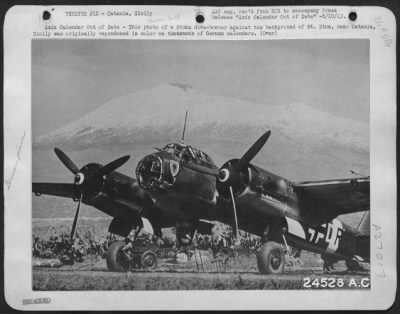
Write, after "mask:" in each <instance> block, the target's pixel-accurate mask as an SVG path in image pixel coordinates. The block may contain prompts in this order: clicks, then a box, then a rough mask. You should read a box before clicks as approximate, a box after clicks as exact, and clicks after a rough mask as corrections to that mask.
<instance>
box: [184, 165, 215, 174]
mask: <svg viewBox="0 0 400 314" xmlns="http://www.w3.org/2000/svg"><path fill="white" fill-rule="evenodd" d="M183 166H184V167H185V168H187V169H190V170H193V171H196V172H199V173H202V174H206V175H209V176H213V177H218V174H219V170H218V169H209V168H206V167H202V166H198V165H195V164H188V163H186V164H184V165H183Z"/></svg>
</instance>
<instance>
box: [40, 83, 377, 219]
mask: <svg viewBox="0 0 400 314" xmlns="http://www.w3.org/2000/svg"><path fill="white" fill-rule="evenodd" d="M266 103H268V100H266ZM186 110H189V115H188V120H187V128H186V134H185V142H186V143H188V144H191V145H193V146H196V147H198V148H200V149H202V150H204V151H205V152H206V153H208V154H209V155H210V156H211V157H212V158H213V159H214V161H215V163H216V164H217V165H218V166H221V165H222V163H224V162H225V161H226V160H228V159H230V158H234V157H239V156H241V155H242V154H243V153H244V152H245V150H246V149H247V148H248V147H249V146H250V145H251V144H252V143H254V141H255V140H256V139H257V138H258V137H259V136H260V135H261V134H262V133H264V132H265V131H266V130H269V129H270V130H272V135H271V137H270V139H269V140H268V143H267V144H266V145H265V147H264V148H263V149H262V150H261V151H260V152H259V154H258V155H257V156H256V157H255V159H254V161H253V162H254V164H256V165H259V166H261V167H264V168H265V169H268V170H270V171H272V172H274V173H277V174H279V175H282V176H284V177H286V178H288V179H291V180H294V181H306V180H320V179H332V178H340V177H348V176H350V174H349V170H350V169H353V170H355V171H358V172H361V173H363V174H365V175H368V174H369V126H368V125H367V124H365V123H362V122H358V121H353V120H351V119H345V118H342V117H338V116H334V115H332V114H328V113H326V112H323V111H319V110H316V109H315V108H313V107H310V106H308V105H306V104H288V105H284V106H273V105H266V104H258V103H253V102H249V101H246V100H241V99H235V98H227V97H219V96H210V95H204V94H201V93H199V92H196V91H194V90H193V88H191V86H189V85H186V84H180V83H172V84H165V85H162V86H158V87H155V88H153V89H150V90H143V91H140V92H137V93H133V94H129V95H125V96H122V97H119V98H116V99H113V100H111V101H110V102H108V103H106V104H104V105H102V106H100V107H98V108H97V109H96V110H94V111H92V112H90V113H88V114H87V115H85V116H82V117H81V118H80V119H78V120H75V121H73V122H72V123H70V124H68V125H66V126H64V127H62V128H59V129H57V130H54V131H52V132H50V133H47V134H44V135H42V136H39V137H37V138H35V139H34V147H33V148H34V149H33V151H32V177H33V181H34V182H73V175H72V174H71V173H70V172H69V171H68V170H67V169H66V168H65V167H64V166H63V165H62V164H61V162H60V161H59V160H58V158H57V157H56V156H55V154H54V152H53V148H54V147H60V148H62V149H63V150H65V151H66V152H67V153H68V155H69V156H70V157H71V158H72V160H74V162H76V163H77V165H79V166H80V167H81V166H83V165H85V164H86V163H88V162H99V163H102V164H105V163H107V162H110V161H111V160H114V159H116V158H118V157H120V156H123V155H125V154H130V155H131V159H130V160H129V161H128V162H127V163H126V164H125V165H123V166H122V167H121V168H120V169H119V171H121V172H122V173H125V174H127V175H130V176H133V177H134V176H135V168H136V165H137V163H138V161H139V160H140V159H141V158H143V157H144V156H145V155H147V154H149V153H151V152H154V150H153V147H154V146H158V147H160V146H162V145H165V144H166V143H169V142H175V141H179V140H180V137H181V133H182V128H183V121H184V117H185V111H186ZM32 201H33V212H32V214H33V217H38V218H44V217H73V214H74V210H75V208H76V204H75V203H74V202H73V201H72V200H69V199H63V198H58V197H51V196H41V197H33V199H32ZM82 216H90V217H99V216H100V217H103V216H104V215H103V214H101V213H100V212H99V211H97V210H95V209H94V208H91V207H88V206H84V205H83V206H82Z"/></svg>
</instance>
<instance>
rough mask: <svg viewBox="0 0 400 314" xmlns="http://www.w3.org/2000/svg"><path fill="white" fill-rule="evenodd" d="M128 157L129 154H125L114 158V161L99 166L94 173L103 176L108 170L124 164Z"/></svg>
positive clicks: (111, 170)
mask: <svg viewBox="0 0 400 314" xmlns="http://www.w3.org/2000/svg"><path fill="white" fill-rule="evenodd" d="M129 158H130V156H129V155H126V156H123V157H121V158H118V159H115V160H114V161H112V162H110V163H108V164H107V165H105V166H103V167H102V168H100V169H99V171H98V172H97V173H96V176H104V175H106V174H108V173H110V172H113V171H114V170H115V169H117V168H119V167H121V166H122V165H123V164H125V163H126V162H127V161H128V160H129Z"/></svg>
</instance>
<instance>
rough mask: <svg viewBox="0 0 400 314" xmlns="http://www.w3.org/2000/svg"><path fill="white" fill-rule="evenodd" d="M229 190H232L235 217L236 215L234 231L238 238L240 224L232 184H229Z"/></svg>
mask: <svg viewBox="0 0 400 314" xmlns="http://www.w3.org/2000/svg"><path fill="white" fill-rule="evenodd" d="M229 191H230V192H231V200H232V207H233V214H234V217H235V225H234V226H233V233H234V234H235V238H236V239H238V238H239V226H238V219H237V213H236V203H235V197H234V195H233V189H232V186H229Z"/></svg>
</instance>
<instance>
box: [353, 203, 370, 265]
mask: <svg viewBox="0 0 400 314" xmlns="http://www.w3.org/2000/svg"><path fill="white" fill-rule="evenodd" d="M370 242H371V239H370V211H366V212H365V213H364V215H363V217H362V218H361V221H360V224H359V225H358V227H357V231H356V255H358V256H360V257H362V258H363V259H364V260H365V261H369V260H370Z"/></svg>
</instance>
